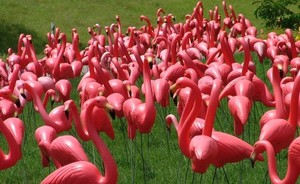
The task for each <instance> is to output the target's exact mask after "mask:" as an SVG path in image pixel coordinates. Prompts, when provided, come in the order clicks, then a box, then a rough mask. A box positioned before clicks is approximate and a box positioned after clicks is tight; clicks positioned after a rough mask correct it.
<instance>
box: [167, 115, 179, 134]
mask: <svg viewBox="0 0 300 184" xmlns="http://www.w3.org/2000/svg"><path fill="white" fill-rule="evenodd" d="M165 120H166V123H167V126H168V127H169V128H170V127H171V124H172V123H173V125H174V127H175V129H176V131H177V133H178V126H179V124H178V121H177V119H176V117H175V116H174V115H173V114H169V115H167V117H166V119H165Z"/></svg>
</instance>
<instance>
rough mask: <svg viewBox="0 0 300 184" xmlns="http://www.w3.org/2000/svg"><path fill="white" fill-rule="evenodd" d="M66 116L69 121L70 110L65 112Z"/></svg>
mask: <svg viewBox="0 0 300 184" xmlns="http://www.w3.org/2000/svg"><path fill="white" fill-rule="evenodd" d="M65 115H66V117H67V119H69V118H70V113H69V111H68V110H66V111H65Z"/></svg>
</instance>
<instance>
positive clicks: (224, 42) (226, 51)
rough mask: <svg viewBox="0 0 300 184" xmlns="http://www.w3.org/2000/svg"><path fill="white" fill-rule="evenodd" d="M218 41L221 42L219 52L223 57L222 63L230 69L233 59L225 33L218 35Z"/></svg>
mask: <svg viewBox="0 0 300 184" xmlns="http://www.w3.org/2000/svg"><path fill="white" fill-rule="evenodd" d="M220 41H221V50H222V53H223V55H224V61H225V63H226V64H227V65H229V66H230V67H231V68H232V63H235V59H234V57H233V54H232V51H231V49H230V48H229V44H228V41H227V33H226V32H225V31H222V32H221V33H220Z"/></svg>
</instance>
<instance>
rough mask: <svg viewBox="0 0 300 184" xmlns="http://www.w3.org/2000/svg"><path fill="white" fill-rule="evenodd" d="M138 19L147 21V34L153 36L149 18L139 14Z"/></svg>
mask: <svg viewBox="0 0 300 184" xmlns="http://www.w3.org/2000/svg"><path fill="white" fill-rule="evenodd" d="M140 19H141V20H144V21H146V22H147V26H148V29H147V30H148V34H149V35H151V37H154V33H153V28H152V24H151V22H150V20H149V18H148V17H146V16H144V15H141V16H140Z"/></svg>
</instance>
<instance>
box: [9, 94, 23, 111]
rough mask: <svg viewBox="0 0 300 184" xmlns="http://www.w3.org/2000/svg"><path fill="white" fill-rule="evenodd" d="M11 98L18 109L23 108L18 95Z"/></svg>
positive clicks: (11, 95) (12, 95)
mask: <svg viewBox="0 0 300 184" xmlns="http://www.w3.org/2000/svg"><path fill="white" fill-rule="evenodd" d="M9 97H10V98H11V100H12V101H13V102H15V104H16V106H17V107H18V108H20V107H21V102H20V99H19V98H18V97H17V96H16V95H14V94H10V95H9Z"/></svg>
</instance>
